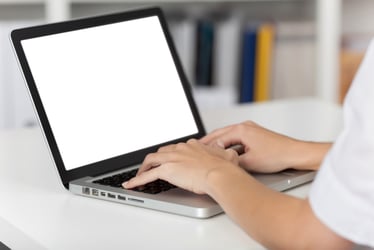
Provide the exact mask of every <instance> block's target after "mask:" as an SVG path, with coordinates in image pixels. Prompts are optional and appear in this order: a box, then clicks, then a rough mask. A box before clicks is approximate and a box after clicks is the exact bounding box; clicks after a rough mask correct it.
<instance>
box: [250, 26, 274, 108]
mask: <svg viewBox="0 0 374 250" xmlns="http://www.w3.org/2000/svg"><path fill="white" fill-rule="evenodd" d="M273 42H274V27H273V25H272V24H263V25H261V26H260V27H259V28H258V32H257V41H256V43H257V46H256V47H257V48H256V67H255V84H254V85H255V88H254V89H255V90H254V100H255V101H256V102H258V101H266V100H269V99H270V82H271V65H272V54H273Z"/></svg>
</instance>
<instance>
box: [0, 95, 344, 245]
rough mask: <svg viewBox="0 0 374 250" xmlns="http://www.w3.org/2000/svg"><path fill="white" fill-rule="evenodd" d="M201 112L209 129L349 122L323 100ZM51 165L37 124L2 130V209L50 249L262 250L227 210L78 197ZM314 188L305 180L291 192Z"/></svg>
mask: <svg viewBox="0 0 374 250" xmlns="http://www.w3.org/2000/svg"><path fill="white" fill-rule="evenodd" d="M201 114H202V117H203V121H204V124H205V126H206V128H207V130H208V131H211V130H212V129H214V128H218V127H222V126H224V125H227V124H232V123H237V122H241V121H244V120H249V119H251V120H254V121H256V122H257V123H259V124H261V125H263V126H265V127H267V128H270V129H272V130H275V131H278V132H280V133H284V134H287V135H289V136H293V137H296V138H299V139H305V140H312V141H331V140H334V139H335V138H336V136H337V134H338V133H339V131H340V130H341V123H342V120H341V108H340V107H339V106H338V105H335V104H331V103H326V102H323V101H319V100H316V99H295V100H287V101H286V100H285V101H275V102H269V103H261V104H250V105H241V106H237V107H233V108H228V109H225V110H210V111H202V112H201ZM52 166H53V165H52V163H51V159H50V157H49V154H48V151H47V148H46V146H45V144H44V140H43V138H42V135H41V132H40V130H39V129H38V128H36V129H25V130H16V131H6V132H1V133H0V200H1V206H0V216H1V217H3V218H6V219H7V221H9V222H10V223H11V224H12V225H13V226H15V227H16V228H18V229H19V230H20V231H22V232H23V233H25V234H27V235H28V236H30V237H31V238H32V239H34V240H35V241H36V242H39V243H40V244H41V245H43V246H44V247H46V248H47V249H151V248H154V249H263V248H262V247H261V246H260V245H259V244H258V243H256V242H255V241H254V240H252V239H251V238H250V237H248V236H247V235H246V234H245V233H244V232H243V231H242V230H241V229H240V228H239V227H238V226H237V225H236V224H234V223H233V222H232V221H231V220H230V219H229V218H228V217H227V216H226V215H225V214H221V215H218V216H215V217H213V218H210V219H205V220H201V219H193V218H187V217H182V216H178V215H172V214H167V213H162V212H158V211H153V210H149V209H142V208H137V207H133V206H127V205H121V204H117V203H111V202H105V201H101V200H95V199H92V198H85V197H80V196H75V195H73V194H71V193H69V192H68V191H66V190H65V189H64V188H63V187H62V185H61V184H60V180H59V177H58V176H57V172H56V170H55V169H54V168H53V167H52ZM308 191H309V185H304V186H301V187H298V188H295V189H292V190H290V191H288V192H287V193H289V194H291V195H295V196H299V197H305V196H306V195H307V193H308ZM248 199H250V197H248ZM1 237H3V236H1ZM0 241H3V242H6V239H0ZM8 244H9V243H8ZM10 247H12V246H11V245H10Z"/></svg>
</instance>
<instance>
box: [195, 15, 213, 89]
mask: <svg viewBox="0 0 374 250" xmlns="http://www.w3.org/2000/svg"><path fill="white" fill-rule="evenodd" d="M196 40H197V41H196V71H195V79H196V80H195V81H196V85H197V86H212V85H213V82H212V69H213V43H214V24H213V22H212V21H211V20H205V19H201V20H198V22H197V35H196Z"/></svg>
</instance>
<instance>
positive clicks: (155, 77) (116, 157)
mask: <svg viewBox="0 0 374 250" xmlns="http://www.w3.org/2000/svg"><path fill="white" fill-rule="evenodd" d="M11 39H12V42H13V46H14V49H15V52H16V55H17V58H18V61H19V64H20V67H21V69H22V72H23V75H24V78H25V80H26V83H27V87H28V90H29V93H30V95H31V97H32V101H33V103H34V106H35V110H36V112H37V117H38V119H39V122H40V125H41V128H42V131H43V134H44V136H45V139H46V143H47V144H48V148H49V150H50V153H51V157H52V159H53V162H54V165H55V167H56V168H57V170H58V173H59V176H60V178H61V181H62V183H63V185H64V186H65V187H66V188H67V189H68V190H70V191H71V192H72V193H74V194H77V195H82V196H86V197H92V198H97V199H101V200H105V201H113V202H118V203H123V204H128V205H134V206H139V207H144V208H150V209H155V210H160V211H164V212H169V213H174V214H180V215H185V216H190V217H195V218H208V217H211V216H213V215H216V214H219V213H221V212H222V209H221V207H220V206H219V205H218V204H217V203H216V202H215V201H214V200H213V199H212V198H210V197H209V196H207V195H197V194H193V193H191V192H188V191H185V190H183V189H180V188H177V187H175V186H173V185H171V184H169V183H167V182H165V181H161V180H158V181H156V182H153V183H150V184H147V185H145V186H144V187H141V188H137V189H134V190H125V189H123V188H122V187H121V183H122V182H123V181H125V180H127V179H129V178H131V177H132V176H134V175H135V174H136V171H137V168H138V167H139V166H140V164H141V162H142V161H143V159H144V157H145V156H146V155H147V154H148V153H150V152H155V151H157V149H158V148H159V147H160V146H164V145H167V144H171V143H178V142H185V141H187V140H188V139H190V138H200V137H202V136H204V135H205V130H204V126H203V124H202V121H201V118H200V116H199V113H198V110H197V107H196V105H195V102H194V100H193V96H192V95H191V90H190V85H189V83H188V81H187V79H186V76H185V74H184V72H183V70H182V66H181V63H180V60H179V58H178V56H177V53H176V50H175V47H174V45H173V42H172V39H171V36H170V34H169V31H168V28H167V23H166V21H165V18H164V15H163V13H162V11H161V9H160V8H157V7H155V8H153V7H152V8H146V9H138V10H131V11H127V12H122V13H115V14H109V15H103V16H96V17H89V18H83V19H77V20H71V21H66V22H60V23H52V24H46V25H42V26H34V27H27V28H23V29H18V30H14V31H12V33H11ZM313 176H314V173H313V172H303V173H301V172H289V173H287V174H285V173H281V174H278V175H259V176H258V178H259V179H260V180H261V181H262V182H263V183H265V184H266V185H268V186H270V187H271V188H274V189H276V190H280V191H281V190H285V189H288V188H291V187H293V186H295V185H300V184H302V183H304V182H306V181H310V180H311V179H312V178H313ZM291 177H292V178H293V179H292V180H291Z"/></svg>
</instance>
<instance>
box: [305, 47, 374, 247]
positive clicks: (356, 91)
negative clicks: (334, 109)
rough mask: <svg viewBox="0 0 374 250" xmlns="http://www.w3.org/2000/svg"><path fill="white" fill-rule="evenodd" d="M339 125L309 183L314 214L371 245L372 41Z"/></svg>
mask: <svg viewBox="0 0 374 250" xmlns="http://www.w3.org/2000/svg"><path fill="white" fill-rule="evenodd" d="M343 115H344V129H343V131H342V133H341V134H340V135H339V137H338V138H337V140H336V142H335V143H334V145H333V147H332V148H331V150H330V151H329V152H328V154H327V156H326V158H325V159H324V161H323V163H322V165H321V169H320V171H319V173H318V174H317V177H316V179H315V181H314V183H313V185H312V189H311V192H310V197H309V199H310V204H311V206H312V209H313V211H314V213H315V215H316V216H317V217H318V218H319V219H320V221H322V222H323V223H324V224H325V225H326V226H327V227H329V228H330V229H331V230H333V231H334V232H335V233H337V234H338V235H340V236H342V237H344V238H346V239H348V240H351V241H353V242H355V243H357V244H361V245H367V246H370V247H374V41H372V42H371V45H370V46H369V49H368V51H367V53H366V56H365V58H364V60H363V62H362V64H361V66H360V69H359V71H358V72H357V74H356V77H355V79H354V81H353V83H352V86H351V88H350V90H349V92H348V95H347V97H346V100H345V103H344V108H343Z"/></svg>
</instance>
